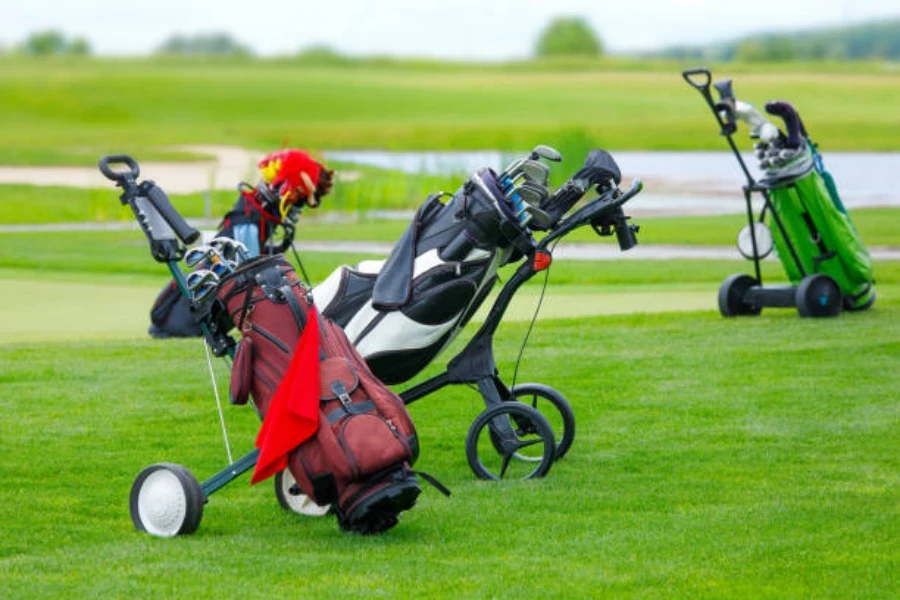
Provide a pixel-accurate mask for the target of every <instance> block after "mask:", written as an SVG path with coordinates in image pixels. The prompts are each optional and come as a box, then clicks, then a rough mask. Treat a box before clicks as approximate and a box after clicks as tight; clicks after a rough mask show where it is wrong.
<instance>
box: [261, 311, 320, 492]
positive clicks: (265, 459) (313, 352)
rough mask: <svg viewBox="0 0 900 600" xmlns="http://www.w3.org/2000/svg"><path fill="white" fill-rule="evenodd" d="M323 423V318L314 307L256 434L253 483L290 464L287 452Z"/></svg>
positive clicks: (313, 432)
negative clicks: (321, 354) (320, 421)
mask: <svg viewBox="0 0 900 600" xmlns="http://www.w3.org/2000/svg"><path fill="white" fill-rule="evenodd" d="M318 427H319V319H318V317H317V316H316V309H315V307H313V308H312V309H311V310H310V311H309V313H308V314H307V318H306V327H305V328H304V330H303V333H302V335H301V336H300V339H299V340H298V341H297V347H296V348H295V349H294V356H293V358H292V359H291V364H290V365H289V366H288V370H287V373H285V374H284V377H283V378H282V380H281V383H280V384H279V385H278V389H277V390H275V395H274V396H272V402H271V403H270V404H269V410H268V412H267V413H266V416H265V418H264V419H263V424H262V428H261V429H260V430H259V435H257V436H256V447H257V448H259V458H258V459H257V461H256V469H255V470H254V471H253V477H252V478H251V480H250V484H251V485H252V484H254V483H257V482H260V481H262V480H264V479H267V478H269V477H271V476H272V475H275V474H276V473H278V472H279V471H283V470H284V469H285V468H287V463H288V461H287V455H288V453H290V451H291V450H293V449H294V448H296V447H297V446H299V445H300V444H302V443H303V442H305V441H306V440H307V439H309V438H310V437H312V436H313V434H315V433H316V429H318Z"/></svg>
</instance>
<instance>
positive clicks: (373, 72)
mask: <svg viewBox="0 0 900 600" xmlns="http://www.w3.org/2000/svg"><path fill="white" fill-rule="evenodd" d="M0 60H2V62H0V125H2V126H0V164H93V163H94V161H95V160H96V157H97V156H99V155H101V154H104V153H111V152H122V151H128V152H131V153H135V154H137V155H139V156H143V157H144V158H145V159H146V158H147V157H153V156H159V154H160V152H164V151H165V149H166V148H167V147H169V146H171V145H173V144H181V143H187V144H200V143H204V144H205V143H213V144H231V145H238V146H244V147H249V148H259V149H263V150H265V149H272V148H277V147H280V146H282V144H283V143H284V142H285V140H289V141H290V143H291V144H295V145H301V146H305V147H309V148H318V149H337V148H394V149H485V148H486V149H509V150H521V149H523V148H529V147H532V146H534V145H535V144H536V143H539V142H545V143H551V144H558V145H561V146H562V147H566V146H567V145H569V142H567V140H572V139H581V140H588V143H589V145H590V146H599V147H607V148H613V149H619V150H624V149H700V148H705V149H720V148H721V140H719V139H718V136H716V135H715V134H716V127H714V123H713V119H712V118H711V116H710V115H709V111H708V109H707V107H706V106H705V105H704V103H703V101H702V99H701V98H700V97H699V95H698V94H697V93H696V92H695V91H694V90H692V89H690V88H689V87H688V86H687V85H686V84H685V83H684V82H683V81H682V79H681V76H680V71H681V69H682V68H683V67H685V66H692V65H684V64H676V63H648V64H647V65H641V64H640V63H634V64H631V65H630V66H626V67H624V68H623V67H621V66H616V65H607V66H606V67H604V64H605V63H597V64H596V65H592V64H585V65H581V66H580V67H579V66H578V65H571V66H569V67H568V68H567V67H566V66H565V65H555V67H554V66H553V65H551V66H549V67H547V68H543V67H541V66H540V65H538V66H533V67H516V66H512V65H509V66H504V65H497V66H468V67H467V66H462V65H456V66H453V67H452V68H440V66H430V67H429V66H426V67H425V68H422V67H419V66H416V65H403V64H394V65H391V64H383V65H377V64H359V65H354V66H348V67H340V66H333V67H324V66H309V65H304V64H300V63H292V62H290V61H248V62H219V61H175V62H170V61H154V60H136V59H129V60H122V59H119V60H113V59H89V60H58V61H55V60H48V61H32V60H21V59H0ZM815 68H816V67H812V66H809V65H801V66H797V67H796V68H795V69H793V70H790V69H785V68H784V67H777V68H769V69H767V68H765V67H760V68H758V69H756V72H742V71H743V70H742V69H739V68H737V67H732V66H729V67H717V68H716V69H715V74H716V75H720V76H722V77H725V76H729V75H733V74H735V73H737V74H738V75H739V76H738V77H736V83H735V86H736V92H737V94H738V96H739V97H741V98H744V99H745V100H747V101H750V102H752V103H755V104H757V105H760V104H762V103H763V102H765V101H767V100H769V99H771V98H772V97H787V98H789V99H790V100H791V102H793V103H794V104H795V105H796V106H797V107H798V108H799V110H800V111H801V112H802V114H803V118H804V121H805V123H806V125H807V126H808V127H809V128H810V130H811V131H812V132H814V135H815V137H816V139H817V140H819V141H820V142H821V143H823V145H824V147H826V148H827V149H828V150H837V149H844V150H896V149H897V139H898V137H900V122H898V120H897V118H896V112H895V110H894V107H895V106H896V105H897V104H898V103H900V78H898V77H897V76H896V73H895V72H893V71H892V70H890V69H889V68H886V67H884V66H879V65H876V66H874V67H872V66H869V67H866V68H863V69H858V70H859V71H860V72H853V70H849V71H848V70H847V69H841V70H834V69H828V68H821V67H820V69H821V70H820V71H819V72H816V71H814V70H812V69H815ZM554 69H555V70H554ZM767 71H768V72H767ZM276 82H277V83H276ZM273 86H275V87H276V90H275V93H273V92H272V88H273ZM748 146H749V144H748Z"/></svg>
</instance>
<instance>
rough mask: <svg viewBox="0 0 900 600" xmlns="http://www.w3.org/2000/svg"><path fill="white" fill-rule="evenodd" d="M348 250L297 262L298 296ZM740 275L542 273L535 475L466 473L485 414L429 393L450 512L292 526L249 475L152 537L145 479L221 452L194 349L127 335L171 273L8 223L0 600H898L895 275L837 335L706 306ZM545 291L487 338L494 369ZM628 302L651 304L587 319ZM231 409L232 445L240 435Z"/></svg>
mask: <svg viewBox="0 0 900 600" xmlns="http://www.w3.org/2000/svg"><path fill="white" fill-rule="evenodd" d="M361 258H365V256H364V255H337V254H319V253H310V254H307V256H306V257H304V259H305V263H306V266H307V269H308V270H309V271H310V275H311V277H312V279H313V280H315V281H321V279H323V278H324V277H325V276H326V275H327V274H328V273H329V272H330V271H331V270H332V269H333V268H334V267H335V265H337V264H340V263H350V264H352V263H354V262H356V261H357V260H359V259H361ZM765 268H766V271H765V275H766V277H767V278H768V279H770V280H774V279H777V278H779V272H780V265H778V264H777V263H766V265H765ZM742 270H745V271H746V270H748V264H746V263H744V262H743V261H597V262H578V261H557V262H556V263H555V264H554V265H553V267H552V269H551V276H550V288H549V290H548V292H547V294H548V295H547V298H546V300H545V303H546V305H545V307H544V311H543V312H542V315H543V318H542V319H540V320H539V322H538V324H537V326H536V329H535V330H534V332H533V333H532V335H531V338H530V341H529V345H528V347H527V350H526V352H525V355H524V358H523V360H522V363H521V367H520V370H519V376H518V380H519V381H520V382H523V381H540V382H544V383H547V384H550V385H552V386H554V387H555V388H557V389H559V390H561V391H562V392H563V393H564V394H565V395H566V396H567V398H568V399H569V401H570V402H571V403H572V405H573V408H574V410H575V413H576V416H577V434H576V439H575V444H574V446H573V448H572V450H571V452H570V453H569V454H568V455H567V456H566V458H565V459H563V460H562V461H560V462H559V463H557V464H556V465H554V467H553V469H552V470H551V472H550V473H549V474H548V476H547V477H546V478H544V479H542V480H539V481H527V482H504V483H500V484H493V483H487V482H481V481H478V480H476V479H475V478H474V476H473V475H472V473H471V472H470V470H469V468H468V465H467V464H466V460H465V453H464V439H465V435H466V431H467V429H468V427H469V425H470V424H471V422H472V420H473V419H474V418H475V417H476V416H477V415H478V413H479V412H480V411H481V410H482V409H483V402H482V400H481V399H480V398H479V397H478V395H477V394H475V393H474V392H472V391H471V390H469V389H468V388H465V387H458V388H447V389H445V390H442V391H440V392H439V393H437V394H435V395H433V396H431V397H428V398H426V399H424V400H422V401H421V402H419V403H416V404H414V405H412V406H411V413H412V415H413V418H414V419H415V422H416V424H417V427H418V428H419V433H420V440H421V445H422V455H421V459H420V461H419V463H417V467H418V468H421V469H422V470H424V471H426V472H429V473H432V474H433V475H435V476H437V477H438V478H439V479H440V480H441V481H442V482H444V483H445V484H447V485H449V486H450V487H451V488H452V490H453V492H454V493H453V496H452V497H451V498H450V499H446V498H444V497H442V496H441V495H440V494H438V493H437V492H435V491H434V490H431V489H428V488H426V490H425V492H424V494H423V496H422V497H421V499H420V501H419V504H418V506H417V507H416V508H414V509H413V510H412V511H410V512H409V513H407V514H406V515H405V517H404V518H403V520H402V522H401V523H400V525H399V526H398V527H397V528H395V529H394V530H392V531H391V532H389V533H388V534H386V535H384V536H380V537H375V538H363V537H357V536H352V535H346V534H342V533H340V532H339V531H338V529H337V525H336V524H335V522H334V520H333V519H331V518H326V519H320V520H314V519H308V518H303V517H300V516H298V515H295V514H289V513H285V512H283V511H282V510H281V509H280V507H279V506H278V504H277V502H276V500H275V497H274V493H273V490H272V486H271V483H269V482H265V483H263V484H261V485H259V486H256V487H254V488H248V485H247V482H248V478H247V477H246V476H245V477H242V478H241V479H239V480H237V481H235V482H233V483H232V484H230V485H229V486H227V487H226V488H224V489H223V490H221V491H219V492H216V493H215V494H213V495H212V497H211V498H210V502H209V503H208V504H207V505H206V507H205V510H204V518H203V522H202V523H201V525H200V528H199V530H198V531H197V533H196V534H195V535H193V536H189V537H185V538H178V539H167V540H163V539H157V538H151V537H149V536H146V535H140V534H138V533H136V532H135V531H134V529H133V526H132V524H131V521H130V519H129V516H128V494H129V490H130V487H131V484H132V482H133V480H134V478H135V476H136V475H137V474H138V472H140V470H141V469H143V468H144V467H146V466H148V465H150V464H153V463H155V462H161V461H172V462H177V463H180V464H183V465H185V466H187V467H188V468H189V469H191V470H192V472H194V473H195V474H196V476H197V477H198V478H199V479H200V480H204V479H206V478H208V477H209V476H211V475H212V474H213V473H215V472H217V471H218V470H220V469H222V468H223V467H225V466H226V464H227V460H226V452H225V448H224V445H223V442H222V437H221V432H220V428H219V423H218V416H217V413H216V408H215V402H214V399H213V395H212V393H211V390H210V389H209V380H208V375H207V372H206V369H207V367H206V360H205V357H204V354H203V350H202V348H201V344H200V342H199V341H198V340H196V339H192V340H178V341H166V342H159V341H154V340H150V339H148V338H147V337H146V336H145V334H144V329H145V327H146V323H147V322H146V319H147V311H148V309H149V303H150V302H151V301H152V299H153V297H154V296H155V294H156V292H157V291H158V290H159V288H160V287H161V286H162V285H163V283H164V282H165V281H166V279H167V277H166V270H165V267H163V266H162V265H159V264H157V263H154V262H153V261H152V260H150V258H149V253H148V250H147V247H146V242H145V241H144V240H143V237H142V235H141V234H140V233H139V232H138V231H121V232H89V233H78V232H74V233H30V234H2V235H0V286H2V289H3V290H4V291H5V292H6V293H5V294H3V295H2V298H0V414H2V416H0V440H2V444H0V459H2V460H0V481H2V482H3V485H2V486H0V531H3V532H4V535H3V536H0V597H2V598H47V597H197V596H199V597H213V596H225V597H235V596H240V597H244V598H272V597H275V596H281V595H284V594H285V593H291V592H290V591H287V592H286V590H294V591H295V593H296V590H297V589H302V594H303V595H304V596H307V595H308V596H313V595H318V596H322V597H333V596H334V595H335V594H336V593H337V592H336V590H340V594H341V596H342V597H366V598H369V597H373V596H385V597H401V598H405V597H410V598H411V597H416V598H422V597H425V598H485V597H498V598H524V597H541V598H566V599H567V598H573V597H598V596H628V597H635V596H637V597H666V598H671V597H683V598H696V597H716V598H720V597H733V598H748V597H752V598H783V597H785V596H788V597H798V598H800V597H805V598H841V599H843V598H855V597H865V598H894V597H896V596H897V593H898V584H897V578H896V573H897V569H898V562H900V554H898V551H897V544H896V540H897V539H898V536H900V510H898V507H900V486H898V484H900V477H898V473H900V470H898V467H900V461H898V458H897V457H898V456H900V438H898V436H897V430H898V429H897V428H898V416H900V410H898V409H900V395H898V390H900V373H898V371H897V369H896V364H897V361H898V359H900V340H898V337H897V326H896V324H897V322H898V318H900V264H898V263H896V262H887V263H880V264H877V265H876V273H877V276H878V293H879V299H878V301H877V303H876V305H875V307H874V308H873V309H872V310H870V311H866V312H863V313H852V314H844V315H842V316H840V317H839V318H837V319H831V320H808V319H800V318H799V317H797V315H796V313H795V311H792V310H777V309H772V310H766V311H764V312H763V314H762V316H760V317H756V318H746V319H728V320H726V319H723V318H721V317H719V315H718V313H717V312H716V311H715V309H714V302H715V292H716V289H717V288H718V285H719V283H720V282H721V280H722V279H723V278H724V277H725V276H726V275H728V274H730V273H732V272H735V271H742ZM541 283H542V279H541V278H540V277H537V278H535V279H534V280H532V282H530V283H529V284H528V285H526V286H525V287H524V288H523V289H522V290H521V292H520V294H519V297H517V302H518V304H517V305H514V307H513V309H512V313H511V315H510V316H511V317H512V318H510V319H507V320H506V321H505V322H504V324H503V325H502V326H501V328H500V331H499V333H498V336H497V342H496V356H497V360H498V367H499V369H500V372H501V374H502V375H503V376H504V378H506V380H507V381H509V379H510V378H511V376H512V375H511V374H512V371H513V368H514V362H515V360H516V355H517V353H518V350H519V346H520V344H521V342H522V339H523V337H524V336H525V333H526V330H527V327H528V323H527V320H528V318H530V316H531V313H532V311H533V308H534V303H535V301H536V300H537V297H538V295H539V293H540V285H541ZM691 302H696V303H698V304H697V305H690V304H691ZM554 303H556V304H554ZM642 303H643V304H642ZM704 303H705V304H704ZM626 309H628V310H634V309H637V310H638V311H645V312H640V314H602V316H594V315H596V314H598V313H618V312H622V311H624V310H626ZM666 309H672V310H678V309H689V312H660V311H661V310H666ZM575 315H584V316H583V317H582V318H577V319H576V318H561V317H565V316H569V317H572V316H575ZM470 331H471V328H470ZM465 337H466V336H465V335H463V338H465ZM463 341H464V340H463V339H460V340H457V342H456V344H455V346H454V348H459V346H460V344H461V343H462V342H463ZM452 352H453V348H451V350H450V352H449V353H448V355H447V356H449V355H450V354H452ZM441 364H442V361H440V360H439V361H438V362H437V364H436V365H432V367H431V368H430V370H429V373H427V374H433V373H435V372H436V370H437V369H438V368H439V366H440V365H441ZM214 367H215V369H216V372H217V376H218V378H219V384H220V388H221V389H223V390H224V385H225V384H226V382H227V378H228V372H227V367H226V365H225V364H224V362H223V361H216V362H215V363H214ZM400 387H403V386H400ZM225 410H226V419H227V422H228V425H229V435H230V439H231V443H232V446H233V450H234V452H235V454H236V455H241V454H243V453H244V452H246V451H247V450H249V449H250V448H251V447H252V444H253V439H254V437H255V435H256V432H257V430H258V427H259V423H258V421H257V419H256V417H255V415H254V413H253V411H252V410H251V409H249V408H248V407H226V409H225ZM298 586H302V587H298Z"/></svg>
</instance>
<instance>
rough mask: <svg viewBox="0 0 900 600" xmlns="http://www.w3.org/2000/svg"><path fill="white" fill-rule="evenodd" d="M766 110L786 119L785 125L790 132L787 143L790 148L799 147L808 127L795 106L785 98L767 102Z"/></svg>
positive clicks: (788, 132) (783, 119)
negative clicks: (804, 124)
mask: <svg viewBox="0 0 900 600" xmlns="http://www.w3.org/2000/svg"><path fill="white" fill-rule="evenodd" d="M766 112H767V113H769V114H770V115H774V116H776V117H780V118H781V120H782V121H784V127H785V129H787V134H788V139H787V143H786V144H785V145H786V146H787V147H789V148H799V147H800V145H801V144H802V143H803V140H802V138H801V137H800V136H801V135H806V128H805V127H804V126H803V121H802V120H800V115H798V114H797V111H796V110H795V109H794V107H793V106H791V104H790V103H788V102H785V101H784V100H773V101H772V102H767V103H766Z"/></svg>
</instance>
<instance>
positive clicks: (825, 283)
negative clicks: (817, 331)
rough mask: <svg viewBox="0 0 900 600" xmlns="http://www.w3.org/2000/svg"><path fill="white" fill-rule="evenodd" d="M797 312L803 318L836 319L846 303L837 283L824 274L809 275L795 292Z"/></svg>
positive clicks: (801, 281) (802, 280)
mask: <svg viewBox="0 0 900 600" xmlns="http://www.w3.org/2000/svg"><path fill="white" fill-rule="evenodd" d="M795 298H796V299H797V312H798V313H800V316H801V317H836V316H838V315H839V314H840V313H841V305H842V304H843V303H844V298H843V294H842V293H841V288H840V287H839V286H838V284H837V282H836V281H835V280H834V279H832V278H831V277H829V276H828V275H825V274H824V273H815V274H813V275H807V276H806V277H804V278H803V279H801V280H800V285H798V286H797V291H796V292H795Z"/></svg>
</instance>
